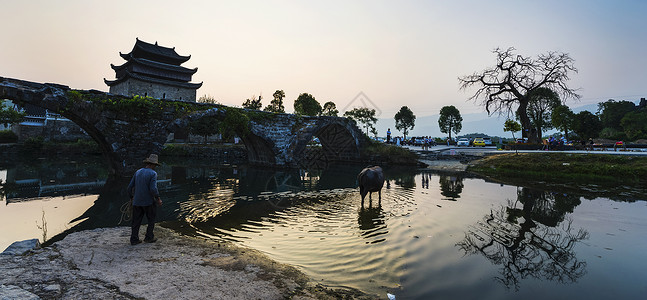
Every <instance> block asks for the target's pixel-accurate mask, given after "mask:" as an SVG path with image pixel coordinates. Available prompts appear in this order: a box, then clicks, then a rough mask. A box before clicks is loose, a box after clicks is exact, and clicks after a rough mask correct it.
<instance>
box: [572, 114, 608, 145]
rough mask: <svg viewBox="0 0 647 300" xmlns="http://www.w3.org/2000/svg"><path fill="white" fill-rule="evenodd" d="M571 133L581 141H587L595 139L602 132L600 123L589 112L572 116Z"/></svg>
mask: <svg viewBox="0 0 647 300" xmlns="http://www.w3.org/2000/svg"><path fill="white" fill-rule="evenodd" d="M571 127H573V132H575V134H577V136H579V137H580V138H581V139H583V140H588V139H589V138H596V137H598V136H599V135H600V131H601V130H602V122H600V118H598V116H596V115H594V114H593V113H591V112H590V111H586V110H584V111H581V112H579V113H577V114H575V115H573V122H572V125H571Z"/></svg>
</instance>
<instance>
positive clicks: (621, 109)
mask: <svg viewBox="0 0 647 300" xmlns="http://www.w3.org/2000/svg"><path fill="white" fill-rule="evenodd" d="M634 110H636V105H635V104H634V103H633V102H631V101H624V100H623V101H615V100H613V99H609V100H607V101H606V102H601V103H598V114H599V115H600V121H602V126H603V127H605V128H613V129H615V130H620V131H621V130H623V128H622V124H620V121H621V120H622V118H624V116H625V115H626V114H628V113H629V112H632V111H634Z"/></svg>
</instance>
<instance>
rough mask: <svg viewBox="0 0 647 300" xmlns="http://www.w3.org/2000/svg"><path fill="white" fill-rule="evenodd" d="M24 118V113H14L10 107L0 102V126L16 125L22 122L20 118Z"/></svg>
mask: <svg viewBox="0 0 647 300" xmlns="http://www.w3.org/2000/svg"><path fill="white" fill-rule="evenodd" d="M24 116H25V113H23V112H18V111H15V110H14V109H13V108H11V107H7V106H4V105H3V104H2V102H0V124H2V125H4V126H5V127H6V126H9V124H16V123H19V122H20V121H22V118H23V117H24Z"/></svg>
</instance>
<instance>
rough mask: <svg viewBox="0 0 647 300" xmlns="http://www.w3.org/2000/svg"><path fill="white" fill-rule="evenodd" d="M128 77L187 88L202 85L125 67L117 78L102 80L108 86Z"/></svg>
mask: <svg viewBox="0 0 647 300" xmlns="http://www.w3.org/2000/svg"><path fill="white" fill-rule="evenodd" d="M129 78H132V79H137V80H141V81H145V82H149V83H157V84H163V85H168V86H175V87H181V88H189V89H199V88H200V87H201V86H202V82H201V83H190V82H183V81H175V80H168V79H161V78H156V77H151V76H146V75H144V74H139V73H133V72H130V71H128V70H127V69H126V70H124V72H123V75H122V76H121V77H119V78H117V79H116V80H107V79H105V78H104V79H103V82H105V83H106V84H107V85H108V86H113V85H115V84H118V83H120V82H123V81H126V80H127V79H129Z"/></svg>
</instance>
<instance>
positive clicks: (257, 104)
mask: <svg viewBox="0 0 647 300" xmlns="http://www.w3.org/2000/svg"><path fill="white" fill-rule="evenodd" d="M261 99H263V97H262V96H258V99H256V96H252V98H251V99H246V100H245V102H243V107H244V108H247V109H254V110H259V109H261V107H263V104H262V103H261Z"/></svg>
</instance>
